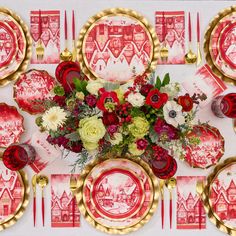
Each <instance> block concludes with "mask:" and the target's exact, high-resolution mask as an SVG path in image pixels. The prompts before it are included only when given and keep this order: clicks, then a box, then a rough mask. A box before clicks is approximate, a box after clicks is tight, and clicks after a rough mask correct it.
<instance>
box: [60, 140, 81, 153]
mask: <svg viewBox="0 0 236 236" xmlns="http://www.w3.org/2000/svg"><path fill="white" fill-rule="evenodd" d="M64 147H65V148H66V149H68V150H69V151H72V152H75V153H79V152H81V151H82V149H83V144H82V142H73V143H70V145H68V144H67V145H65V146H64Z"/></svg>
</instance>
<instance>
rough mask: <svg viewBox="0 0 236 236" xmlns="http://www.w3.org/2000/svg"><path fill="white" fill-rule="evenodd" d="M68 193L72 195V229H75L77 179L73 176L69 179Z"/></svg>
mask: <svg viewBox="0 0 236 236" xmlns="http://www.w3.org/2000/svg"><path fill="white" fill-rule="evenodd" d="M70 191H71V193H72V214H73V218H72V219H73V227H75V204H76V201H75V194H76V191H77V178H76V177H75V176H74V175H71V177H70Z"/></svg>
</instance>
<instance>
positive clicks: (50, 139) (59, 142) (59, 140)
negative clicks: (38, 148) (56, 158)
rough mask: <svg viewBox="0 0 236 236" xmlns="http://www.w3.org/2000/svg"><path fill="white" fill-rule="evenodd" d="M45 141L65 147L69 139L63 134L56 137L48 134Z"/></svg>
mask: <svg viewBox="0 0 236 236" xmlns="http://www.w3.org/2000/svg"><path fill="white" fill-rule="evenodd" d="M47 141H48V142H49V143H51V144H53V145H58V146H59V147H61V146H63V147H65V146H66V145H67V144H68V142H69V139H68V138H66V137H64V136H59V137H57V138H53V137H52V136H51V135H49V136H48V137H47Z"/></svg>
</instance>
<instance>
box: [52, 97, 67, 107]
mask: <svg viewBox="0 0 236 236" xmlns="http://www.w3.org/2000/svg"><path fill="white" fill-rule="evenodd" d="M52 100H53V101H54V102H55V103H57V104H58V105H59V106H60V107H63V106H65V105H66V97H65V96H58V95H55V96H54V97H53V99H52Z"/></svg>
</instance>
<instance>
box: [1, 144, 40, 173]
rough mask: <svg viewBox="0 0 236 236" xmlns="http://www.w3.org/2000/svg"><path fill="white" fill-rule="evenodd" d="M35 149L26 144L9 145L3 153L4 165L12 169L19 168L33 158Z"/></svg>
mask: <svg viewBox="0 0 236 236" xmlns="http://www.w3.org/2000/svg"><path fill="white" fill-rule="evenodd" d="M35 156H36V152H35V149H34V148H33V147H32V146H31V145H28V144H19V145H11V146H9V147H8V148H7V149H6V150H5V151H4V153H3V157H2V160H3V163H4V165H5V166H6V167H7V168H8V169H10V170H13V171H17V170H20V169H22V168H24V167H25V166H26V165H29V164H32V163H33V161H34V160H35Z"/></svg>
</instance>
